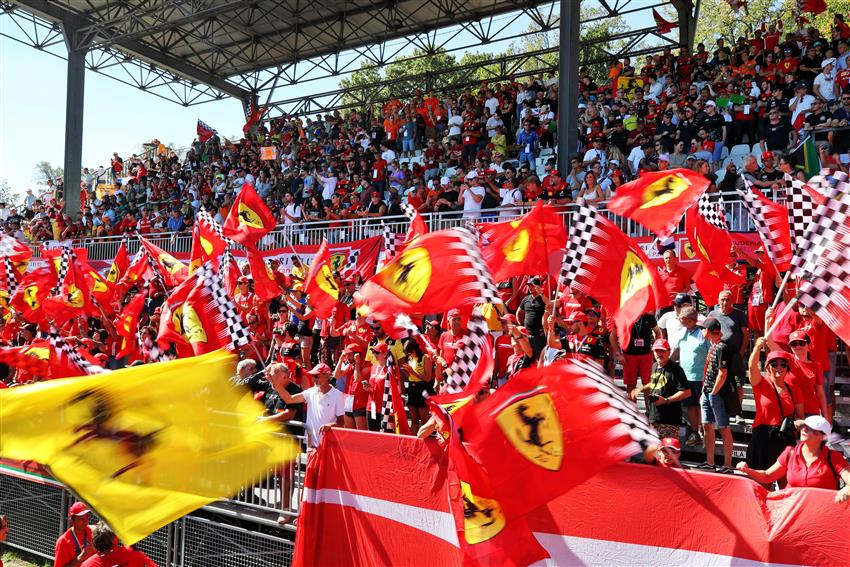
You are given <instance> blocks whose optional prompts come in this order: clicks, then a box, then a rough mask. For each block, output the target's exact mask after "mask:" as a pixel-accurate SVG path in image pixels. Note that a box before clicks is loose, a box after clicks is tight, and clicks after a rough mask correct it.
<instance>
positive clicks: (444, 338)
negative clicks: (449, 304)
mask: <svg viewBox="0 0 850 567" xmlns="http://www.w3.org/2000/svg"><path fill="white" fill-rule="evenodd" d="M446 319H447V321H448V324H449V329H448V330H447V331H444V332H443V334H442V335H440V340H439V341H438V342H437V350H438V351H439V353H440V356H439V357H438V358H437V361H436V362H438V363H439V365H440V366H441V367H442V369H441V371H442V370H445V369H446V368H449V367H450V366H451V365H452V362H454V359H455V352H456V351H457V347H458V346H459V345H460V340H461V339H462V338H463V337H464V336H465V335H466V331H465V330H464V328H463V319H462V317H461V313H460V309H449V311H448V313H446Z"/></svg>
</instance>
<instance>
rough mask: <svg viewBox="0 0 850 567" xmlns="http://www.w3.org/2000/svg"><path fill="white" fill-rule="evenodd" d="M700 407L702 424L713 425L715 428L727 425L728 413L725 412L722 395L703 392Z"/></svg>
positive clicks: (722, 427)
mask: <svg viewBox="0 0 850 567" xmlns="http://www.w3.org/2000/svg"><path fill="white" fill-rule="evenodd" d="M700 407H701V408H702V422H703V424H705V425H714V426H715V427H717V429H725V428H727V427H729V414H728V413H726V402H724V401H723V396H720V395H718V396H713V395H711V394H706V393H705V392H703V394H702V397H701V398H700Z"/></svg>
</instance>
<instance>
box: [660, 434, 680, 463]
mask: <svg viewBox="0 0 850 567" xmlns="http://www.w3.org/2000/svg"><path fill="white" fill-rule="evenodd" d="M681 453H682V446H681V445H680V444H679V440H678V439H676V438H675V437H665V438H664V439H662V440H661V446H660V447H658V449H657V450H656V451H655V462H656V463H658V464H659V465H660V466H662V467H665V468H668V469H680V468H682V464H681V463H680V462H679V455H680V454H681Z"/></svg>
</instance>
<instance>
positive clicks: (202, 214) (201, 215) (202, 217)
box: [195, 209, 234, 246]
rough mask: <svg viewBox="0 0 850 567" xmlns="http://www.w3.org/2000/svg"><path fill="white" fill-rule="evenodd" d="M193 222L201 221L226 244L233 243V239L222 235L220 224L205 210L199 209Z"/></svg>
mask: <svg viewBox="0 0 850 567" xmlns="http://www.w3.org/2000/svg"><path fill="white" fill-rule="evenodd" d="M195 222H199V223H203V224H205V225H207V226H209V227H210V229H212V231H213V232H215V234H216V236H218V237H219V238H221V239H222V240H223V241H224V242H226V243H227V244H228V245H230V246H232V245H233V244H234V242H233V240H231V239H230V238H228V237H226V236H225V235H224V231H223V230H222V229H221V225H220V224H219V223H218V221H217V220H215V219H214V218H213V216H212V215H211V214H209V213H208V212H206V211H205V210H203V209H201V210H200V211H198V212H197V213H196V214H195Z"/></svg>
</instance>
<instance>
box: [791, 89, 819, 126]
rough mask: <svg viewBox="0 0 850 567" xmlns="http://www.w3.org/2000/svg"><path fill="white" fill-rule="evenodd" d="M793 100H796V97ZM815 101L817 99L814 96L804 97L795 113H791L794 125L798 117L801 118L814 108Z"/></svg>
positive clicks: (796, 107)
mask: <svg viewBox="0 0 850 567" xmlns="http://www.w3.org/2000/svg"><path fill="white" fill-rule="evenodd" d="M791 100H792V101H793V100H796V97H794V98H793V99H791ZM814 101H815V97H813V96H812V95H810V94H807V95H803V99H802V100H801V101H800V102H798V103H797V106H795V107H794V111H793V112H792V113H791V124H794V122H796V120H797V116H799V115H800V114H801V113H803V114H805V112H806V111H807V110H809V109H810V108H811V107H812V103H813V102H814Z"/></svg>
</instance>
